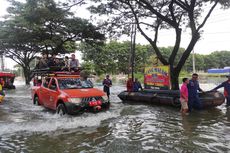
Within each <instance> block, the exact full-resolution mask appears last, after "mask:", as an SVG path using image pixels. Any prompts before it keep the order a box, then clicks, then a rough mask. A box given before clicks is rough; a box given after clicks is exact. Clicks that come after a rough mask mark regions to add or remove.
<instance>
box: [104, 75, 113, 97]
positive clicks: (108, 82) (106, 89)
mask: <svg viewBox="0 0 230 153" xmlns="http://www.w3.org/2000/svg"><path fill="white" fill-rule="evenodd" d="M102 84H103V86H104V88H103V90H104V92H105V93H106V94H107V97H108V99H109V95H110V87H111V86H112V80H111V79H110V78H109V75H106V78H105V79H104V80H103V82H102Z"/></svg>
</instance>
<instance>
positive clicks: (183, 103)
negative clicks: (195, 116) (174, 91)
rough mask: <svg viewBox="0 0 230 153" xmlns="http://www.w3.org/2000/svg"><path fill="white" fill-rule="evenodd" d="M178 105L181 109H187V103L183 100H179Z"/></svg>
mask: <svg viewBox="0 0 230 153" xmlns="http://www.w3.org/2000/svg"><path fill="white" fill-rule="evenodd" d="M180 103H181V109H188V102H187V101H186V100H185V99H183V98H180Z"/></svg>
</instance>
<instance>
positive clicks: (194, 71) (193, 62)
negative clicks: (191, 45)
mask: <svg viewBox="0 0 230 153" xmlns="http://www.w3.org/2000/svg"><path fill="white" fill-rule="evenodd" d="M192 69H193V73H196V62H195V52H194V49H193V50H192Z"/></svg>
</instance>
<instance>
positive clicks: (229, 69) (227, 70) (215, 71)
mask: <svg viewBox="0 0 230 153" xmlns="http://www.w3.org/2000/svg"><path fill="white" fill-rule="evenodd" d="M208 73H230V67H224V68H223V69H208Z"/></svg>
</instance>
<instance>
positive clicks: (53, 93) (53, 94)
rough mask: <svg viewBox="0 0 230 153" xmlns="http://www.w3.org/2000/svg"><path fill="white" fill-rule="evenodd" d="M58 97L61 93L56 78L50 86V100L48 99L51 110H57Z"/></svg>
mask: <svg viewBox="0 0 230 153" xmlns="http://www.w3.org/2000/svg"><path fill="white" fill-rule="evenodd" d="M58 95H59V92H58V86H57V81H56V79H55V78H52V80H51V83H50V85H49V98H48V100H49V102H48V105H49V108H51V109H54V110H55V109H56V102H57V100H58Z"/></svg>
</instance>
